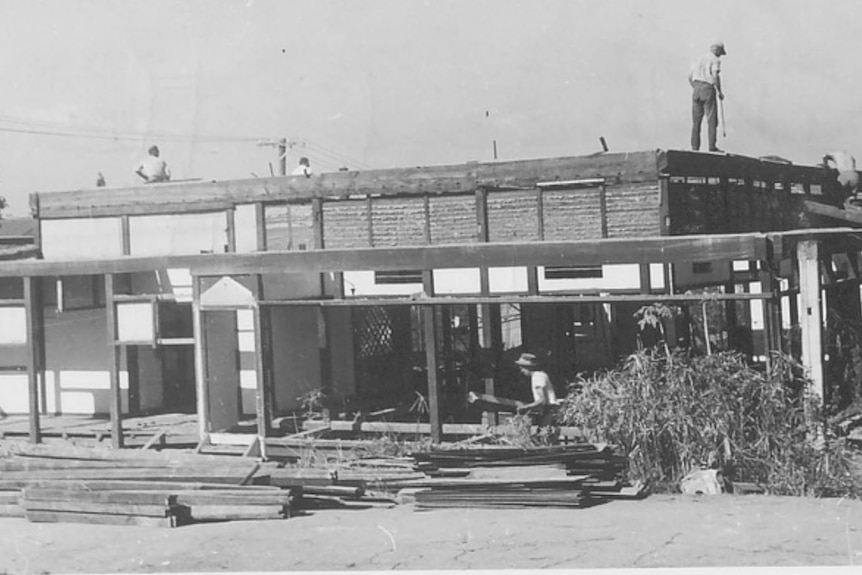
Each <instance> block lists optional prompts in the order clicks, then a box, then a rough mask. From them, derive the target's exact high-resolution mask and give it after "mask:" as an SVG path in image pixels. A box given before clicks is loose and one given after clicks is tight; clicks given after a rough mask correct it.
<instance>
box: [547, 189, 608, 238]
mask: <svg viewBox="0 0 862 575" xmlns="http://www.w3.org/2000/svg"><path fill="white" fill-rule="evenodd" d="M600 194H601V189H600V188H586V189H578V190H562V191H553V192H552V191H548V192H545V194H544V215H545V239H546V240H557V241H559V240H586V239H599V238H601V237H602V218H601V199H600Z"/></svg>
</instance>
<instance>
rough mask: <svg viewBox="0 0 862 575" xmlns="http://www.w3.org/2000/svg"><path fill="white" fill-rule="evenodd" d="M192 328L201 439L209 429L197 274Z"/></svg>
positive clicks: (193, 281)
mask: <svg viewBox="0 0 862 575" xmlns="http://www.w3.org/2000/svg"><path fill="white" fill-rule="evenodd" d="M192 328H193V330H194V336H195V384H196V388H197V413H198V434H199V439H200V440H203V439H204V438H205V437H206V435H207V433H209V431H210V421H209V382H208V381H207V364H206V327H205V324H204V321H203V312H202V311H201V278H200V277H198V276H192Z"/></svg>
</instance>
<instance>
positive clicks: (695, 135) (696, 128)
mask: <svg viewBox="0 0 862 575" xmlns="http://www.w3.org/2000/svg"><path fill="white" fill-rule="evenodd" d="M725 54H727V51H725V49H724V42H716V43H715V44H713V45H712V46H710V47H709V52H707V53H706V54H704V55H703V56H701V57H700V58H698V59H697V60H696V61H695V62H694V64H692V66H691V70H690V71H689V73H688V83H689V84H691V88H692V96H691V149H692V150H695V151H697V150H700V127H701V124H702V123H703V116H704V115H706V126H707V137H708V139H709V151H710V152H720V151H721V150H719V149H718V146H716V138H717V135H718V106H717V101H716V98H718V99H719V100H724V92H723V91H722V89H721V57H722V56H724V55H725Z"/></svg>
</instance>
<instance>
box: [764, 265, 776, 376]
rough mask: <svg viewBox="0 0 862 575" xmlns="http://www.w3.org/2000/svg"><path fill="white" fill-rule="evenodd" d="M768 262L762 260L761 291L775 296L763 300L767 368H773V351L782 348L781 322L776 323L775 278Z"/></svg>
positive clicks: (768, 369)
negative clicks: (768, 267)
mask: <svg viewBox="0 0 862 575" xmlns="http://www.w3.org/2000/svg"><path fill="white" fill-rule="evenodd" d="M767 266H768V262H766V261H761V262H760V268H761V269H760V293H762V294H764V295H766V294H769V295H771V296H773V297H770V298H764V299H762V300H761V302H762V306H761V309H762V310H763V311H762V313H763V350H764V352H765V357H766V369H767V372H769V371H770V370H771V369H772V358H771V355H772V352H773V351H776V350H778V349H780V348H781V345H780V342H781V332H780V329H781V322H780V321H779V322H778V325H776V321H775V319H776V318H775V305H776V304H775V299H774V296H775V292H776V290H775V278H774V277H773V275H772V273H771V272H769V271H768V269H767Z"/></svg>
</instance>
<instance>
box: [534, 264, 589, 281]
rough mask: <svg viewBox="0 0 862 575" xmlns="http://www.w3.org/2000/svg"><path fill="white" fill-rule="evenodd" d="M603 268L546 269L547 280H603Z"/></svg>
mask: <svg viewBox="0 0 862 575" xmlns="http://www.w3.org/2000/svg"><path fill="white" fill-rule="evenodd" d="M601 277H602V266H558V267H546V268H545V279H546V280H564V279H587V278H601Z"/></svg>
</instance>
